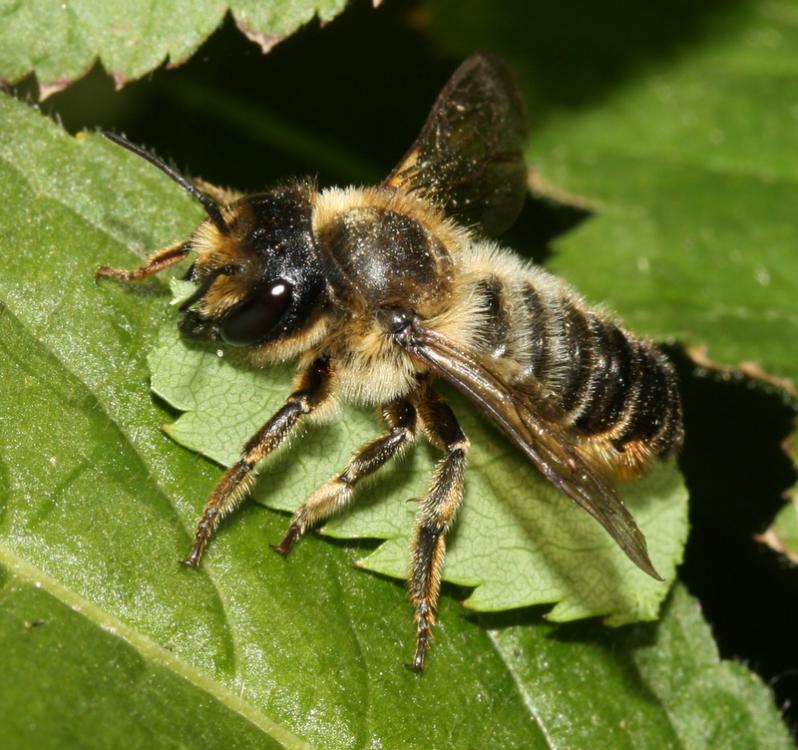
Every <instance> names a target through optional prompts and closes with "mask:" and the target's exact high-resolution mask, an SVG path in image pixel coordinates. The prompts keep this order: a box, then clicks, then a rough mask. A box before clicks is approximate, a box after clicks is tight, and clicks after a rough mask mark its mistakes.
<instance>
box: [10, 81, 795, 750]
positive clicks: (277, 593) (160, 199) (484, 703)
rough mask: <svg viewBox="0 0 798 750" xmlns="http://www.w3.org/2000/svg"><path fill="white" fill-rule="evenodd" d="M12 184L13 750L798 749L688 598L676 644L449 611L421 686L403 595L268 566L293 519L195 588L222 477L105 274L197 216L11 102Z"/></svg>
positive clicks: (138, 172)
mask: <svg viewBox="0 0 798 750" xmlns="http://www.w3.org/2000/svg"><path fill="white" fill-rule="evenodd" d="M0 176H1V177H2V179H0V243H1V244H0V247H1V250H0V252H2V256H3V260H4V267H3V273H2V275H0V299H2V300H3V301H4V302H5V305H4V306H3V307H2V311H1V312H0V350H1V352H2V356H0V362H2V364H1V365H0V420H2V423H1V424H0V601H2V605H3V606H2V608H0V648H1V649H2V653H3V654H4V661H3V670H2V675H1V676H0V705H2V706H3V709H4V719H3V721H2V722H0V746H3V747H35V748H43V747H65V746H67V747H76V746H79V747H86V748H93V747H97V748H104V747H113V746H118V745H119V744H124V745H125V746H127V747H151V746H152V744H153V742H157V743H158V744H159V745H176V746H187V745H194V744H196V741H197V736H198V732H199V733H200V736H202V738H203V740H204V741H206V743H207V744H209V745H218V746H221V745H224V746H229V747H231V748H242V747H256V746H257V747H278V746H282V747H287V748H300V747H304V746H307V745H306V744H304V743H307V744H308V745H309V746H311V747H314V748H335V749H336V750H337V749H339V748H340V749H343V748H351V747H358V748H361V747H362V748H369V747H371V748H377V747H386V748H387V747H430V748H447V747H457V748H463V749H464V750H468V749H469V748H484V747H523V748H530V750H535V749H536V748H549V747H551V746H552V744H554V745H559V746H564V747H573V748H582V747H585V748H586V747H619V748H621V747H629V748H641V749H644V748H651V747H657V748H660V747H662V748H668V747H674V748H675V747H689V748H694V747H695V748H700V747H713V745H712V744H711V740H712V739H713V738H719V740H720V741H721V744H720V745H714V746H715V747H717V746H723V747H724V748H729V749H730V750H737V748H739V750H751V748H769V749H772V748H789V747H790V746H791V743H790V740H789V737H788V735H787V732H786V729H785V727H784V725H783V724H782V723H781V721H780V719H779V716H778V711H777V710H776V708H775V706H774V705H773V703H772V699H771V697H770V695H769V693H768V691H767V689H766V688H765V687H764V686H763V685H762V684H761V682H759V681H758V680H757V679H756V678H754V677H753V676H752V675H751V674H750V673H749V672H748V671H747V670H745V669H744V668H743V667H740V666H736V665H731V664H729V663H724V662H719V661H718V658H717V653H716V651H715V648H714V645H713V644H712V643H711V640H710V639H709V636H708V633H707V629H706V626H705V625H704V623H703V622H702V620H701V617H700V614H699V612H698V608H697V605H696V604H695V603H694V602H693V601H692V600H691V599H690V598H689V597H688V596H687V595H685V594H684V592H681V591H678V590H677V592H676V594H675V596H674V598H673V599H672V600H671V602H670V603H669V604H668V605H667V606H666V608H665V610H664V615H663V620H662V621H661V622H659V623H657V624H646V625H638V626H632V627H628V628H623V629H619V630H608V629H606V628H603V627H601V626H599V625H597V624H595V623H580V624H578V625H576V626H561V627H555V626H553V625H551V624H548V623H544V622H542V621H541V619H540V617H539V615H538V614H537V613H536V612H534V611H532V612H516V613H513V615H512V618H511V619H508V620H507V621H500V620H489V621H485V622H484V623H481V622H480V621H476V622H475V621H474V619H473V617H467V616H464V615H463V613H462V611H461V610H460V608H459V607H458V606H457V605H456V604H455V603H454V602H452V600H451V599H450V598H449V597H446V596H444V597H443V600H442V607H441V619H442V622H443V625H442V627H441V628H440V629H439V637H438V638H437V640H436V645H435V649H434V652H433V654H432V658H431V659H430V663H429V669H428V671H427V672H426V673H425V675H424V676H423V678H421V679H418V678H417V676H416V675H413V674H411V673H409V672H407V671H406V670H404V669H402V668H401V666H400V664H401V663H402V661H403V660H406V659H407V658H408V655H409V649H412V626H411V625H410V622H409V607H408V605H407V602H406V600H405V594H404V592H403V590H402V589H401V587H400V586H398V585H393V584H391V583H389V582H387V581H385V580H382V579H380V578H378V577H370V576H366V575H363V574H362V573H359V572H356V571H353V570H352V569H351V563H352V562H353V561H354V560H355V559H356V557H357V554H358V553H357V552H356V551H355V550H350V549H346V548H342V547H336V546H335V545H332V544H329V543H325V542H320V541H318V540H315V539H313V538H309V539H307V540H306V541H305V543H304V544H303V545H302V547H301V548H298V549H297V550H296V551H295V553H294V555H295V556H294V558H293V559H292V560H290V561H288V562H286V561H285V560H283V559H281V558H279V557H278V556H277V555H275V554H272V553H271V552H269V550H268V549H267V547H266V542H267V541H268V540H270V539H274V538H275V537H277V536H278V535H279V534H280V533H281V531H282V530H283V529H284V526H285V518H284V517H281V516H277V515H276V514H272V513H270V512H268V511H263V510H260V509H258V508H257V507H256V506H254V505H252V504H250V505H248V506H247V507H246V508H245V509H243V511H242V512H241V513H240V514H239V515H238V517H237V519H236V520H235V521H231V522H230V523H228V524H227V525H226V526H225V528H224V529H223V530H222V531H221V532H220V534H219V535H218V536H217V538H216V539H215V540H214V546H213V549H212V550H211V554H209V556H208V558H207V559H206V560H205V562H204V565H203V568H202V570H201V571H199V572H197V571H189V570H187V569H185V568H183V567H181V566H179V565H178V564H177V562H176V561H177V559H178V557H180V556H181V555H182V554H184V553H185V549H186V545H187V544H189V543H190V537H191V531H192V527H193V524H194V522H195V519H196V513H197V511H198V509H199V502H198V499H199V498H201V497H202V495H203V494H204V493H205V492H206V491H207V489H208V487H210V486H211V485H212V484H213V482H214V481H215V480H216V479H217V478H218V476H219V474H220V472H219V470H218V469H216V468H215V467H213V466H211V465H210V464H209V463H208V462H206V461H204V460H202V459H199V458H197V457H196V455H194V454H191V453H190V452H188V451H186V450H184V449H182V448H180V447H178V446H176V445H174V444H173V443H172V442H171V441H170V440H168V439H167V438H166V437H165V436H164V435H163V433H162V432H161V431H160V429H159V427H158V425H159V423H160V422H163V421H164V420H165V419H168V418H169V415H168V413H167V412H166V411H165V410H164V409H163V408H161V407H160V406H159V405H158V404H157V403H154V402H153V400H152V399H151V398H150V395H149V392H148V373H147V366H146V352H148V351H149V350H150V349H151V348H152V347H153V345H154V344H155V339H156V332H157V329H158V327H159V326H160V325H161V323H162V322H163V317H164V308H165V307H166V304H165V303H166V300H167V297H166V294H165V290H163V291H162V288H161V287H160V286H158V285H157V284H146V285H144V286H141V287H139V288H137V289H136V290H130V289H122V288H118V287H115V286H114V285H96V284H95V283H94V282H93V280H92V272H93V270H94V268H95V267H96V266H97V265H98V264H100V263H102V262H111V263H115V264H130V263H133V262H134V261H135V259H136V257H140V256H141V255H143V254H144V252H146V250H147V249H149V248H151V247H155V246H157V245H159V244H163V243H166V242H168V241H169V240H171V239H173V238H175V237H180V236H184V235H185V234H186V233H187V232H188V231H190V229H191V228H192V226H193V225H194V222H196V221H198V220H199V218H200V216H201V212H200V210H199V209H198V207H197V206H196V205H194V204H193V203H192V202H191V201H190V200H189V199H188V198H187V197H186V196H185V195H183V194H182V193H181V192H180V191H179V189H177V188H176V187H175V186H174V185H173V184H172V183H170V182H169V181H168V180H167V179H166V178H165V177H164V176H163V175H160V174H159V173H153V170H152V169H151V168H150V167H149V166H148V165H146V164H141V163H139V162H137V161H136V160H134V159H132V158H131V157H130V156H129V155H127V154H125V153H124V152H121V151H120V150H118V149H114V148H113V147H112V146H111V145H110V144H108V143H106V142H104V141H103V140H102V139H101V138H99V137H97V136H88V137H81V138H78V139H73V138H70V137H69V136H67V135H66V134H65V133H63V132H62V131H61V130H60V129H59V128H57V127H56V126H54V125H53V124H52V123H51V122H49V121H48V120H46V119H45V118H42V117H41V116H40V115H38V114H37V113H36V112H35V111H33V110H32V109H30V108H29V107H27V106H25V105H23V104H20V103H19V102H15V101H14V100H12V99H10V98H8V97H6V96H0ZM109 186H113V187H114V189H113V190H110V189H109ZM729 673H731V674H729ZM597 685H600V686H601V690H596V686H597ZM641 685H645V686H647V687H646V689H645V690H641ZM431 706H434V710H433V709H431V708H430V707H431ZM704 740H706V741H704Z"/></svg>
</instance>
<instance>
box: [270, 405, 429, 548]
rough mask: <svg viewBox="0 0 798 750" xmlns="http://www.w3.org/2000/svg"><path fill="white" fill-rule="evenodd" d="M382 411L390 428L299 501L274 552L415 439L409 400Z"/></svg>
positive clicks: (321, 518) (289, 545)
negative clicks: (297, 508)
mask: <svg viewBox="0 0 798 750" xmlns="http://www.w3.org/2000/svg"><path fill="white" fill-rule="evenodd" d="M383 413H384V416H385V420H386V421H387V422H388V424H389V425H390V430H388V432H386V433H385V434H384V435H381V436H380V437H378V438H377V439H376V440H372V441H371V442H370V443H366V444H365V445H363V446H362V447H361V448H360V450H358V451H357V453H355V454H354V456H352V458H351V460H350V461H349V463H348V464H347V466H346V468H345V469H344V470H343V471H342V472H341V473H340V474H338V476H335V477H333V478H332V479H330V480H329V481H328V482H325V483H324V484H323V485H322V486H321V487H319V489H317V490H316V491H315V492H314V493H313V494H312V495H311V496H310V497H309V498H308V499H307V500H306V501H305V502H304V503H303V505H302V507H300V508H299V510H297V512H296V513H294V516H293V518H292V519H291V525H290V526H289V527H288V533H287V534H286V535H285V538H284V539H283V541H282V542H280V544H279V545H278V546H276V547H273V549H274V550H275V552H279V553H280V554H281V555H287V554H288V553H289V552H290V551H291V548H292V547H293V546H294V544H295V542H296V541H297V540H298V539H299V538H300V537H301V536H302V535H303V534H304V533H305V532H306V531H307V530H308V529H312V528H313V527H315V526H317V525H318V524H320V523H321V522H322V521H324V520H325V519H327V518H329V517H330V516H331V515H333V514H334V513H337V512H338V511H340V510H342V509H343V508H344V507H346V506H347V505H348V504H349V502H350V500H351V499H352V494H353V492H354V488H355V485H356V484H357V483H358V482H359V481H360V480H361V479H363V477H366V476H368V475H369V474H371V473H373V472H375V471H376V470H377V469H379V468H380V467H381V466H383V465H384V464H385V463H387V461H388V460H389V459H391V458H393V457H394V456H396V455H397V454H400V453H401V452H402V451H403V450H404V449H405V448H406V447H407V446H408V445H409V444H410V443H412V442H413V440H415V436H416V410H415V408H414V407H413V405H412V404H411V403H410V402H408V401H405V400H403V399H402V400H398V401H394V402H393V403H391V404H388V406H386V407H385V409H384V412H383Z"/></svg>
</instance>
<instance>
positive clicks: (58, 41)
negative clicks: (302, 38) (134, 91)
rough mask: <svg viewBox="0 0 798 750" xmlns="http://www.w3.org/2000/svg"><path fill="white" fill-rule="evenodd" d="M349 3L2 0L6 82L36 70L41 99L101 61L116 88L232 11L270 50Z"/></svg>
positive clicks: (0, 35)
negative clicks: (310, 23)
mask: <svg viewBox="0 0 798 750" xmlns="http://www.w3.org/2000/svg"><path fill="white" fill-rule="evenodd" d="M345 5H346V2H345V0H266V1H265V2H264V1H263V0H232V2H221V0H201V1H200V2H196V1H195V0H156V2H153V3H127V2H120V1H119V0H114V1H112V2H108V1H106V2H100V0H73V1H72V2H70V3H51V2H46V1H43V0H20V1H14V0H6V1H5V2H2V1H0V81H5V82H8V81H11V82H13V81H18V80H20V79H21V78H23V77H24V76H26V75H29V74H31V73H35V74H36V77H37V78H38V81H39V87H40V92H41V96H42V98H44V97H46V96H49V95H50V94H52V93H54V92H55V91H59V90H60V89H62V88H64V87H65V86H67V85H69V84H70V83H71V82H72V81H74V80H75V79H77V78H80V77H81V76H83V75H85V74H86V73H87V72H88V71H89V69H90V68H91V67H92V65H94V63H95V61H96V60H98V59H99V61H100V62H101V63H102V65H103V66H104V67H105V69H106V70H107V71H108V73H110V74H111V75H112V76H113V77H114V80H115V81H116V85H117V87H118V88H121V87H122V86H123V85H124V84H125V83H127V82H128V81H129V80H132V79H135V78H141V77H142V76H144V75H146V74H147V73H149V72H151V71H152V70H154V69H155V68H157V67H159V66H161V65H162V64H164V63H165V62H167V61H168V63H169V65H171V66H174V65H179V64H180V63H182V62H185V61H186V60H187V59H188V58H189V57H190V56H191V55H193V54H194V52H196V50H197V48H198V47H199V46H200V44H202V43H203V42H204V41H205V40H206V39H207V38H208V36H209V35H210V34H211V33H212V32H213V31H214V30H215V29H216V28H217V27H218V26H219V24H220V23H221V22H222V19H223V18H224V16H225V14H226V13H227V12H228V11H229V12H231V13H232V15H233V18H234V19H235V21H236V23H237V24H238V26H239V28H240V29H241V30H242V31H243V32H244V33H245V34H246V35H247V36H248V37H249V38H250V39H252V40H253V41H255V42H256V43H258V44H260V45H261V47H262V49H263V50H264V52H265V51H268V50H269V49H270V48H271V47H272V46H274V45H275V44H276V43H277V42H279V41H280V40H282V39H283V38H284V37H286V36H288V35H289V34H292V33H293V32H294V31H296V30H297V29H298V28H299V27H300V26H302V25H304V24H306V23H308V22H309V21H310V20H311V19H313V18H314V17H315V16H318V17H319V19H321V20H322V21H329V20H331V19H332V18H334V17H335V16H336V15H337V14H338V13H340V12H341V10H343V8H344V6H345Z"/></svg>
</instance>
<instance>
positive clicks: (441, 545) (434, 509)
mask: <svg viewBox="0 0 798 750" xmlns="http://www.w3.org/2000/svg"><path fill="white" fill-rule="evenodd" d="M416 408H417V410H418V415H419V417H420V418H421V423H422V426H423V428H424V432H425V433H426V435H427V437H428V438H429V440H430V442H432V443H433V444H435V445H437V446H438V447H439V448H441V449H442V450H444V451H445V452H446V455H445V456H444V457H443V458H442V459H441V460H440V461H439V462H438V465H437V467H436V468H435V476H434V478H433V481H432V486H431V487H430V490H429V493H428V494H427V496H426V498H425V499H424V501H423V502H422V504H421V508H420V510H419V513H418V517H417V519H416V529H415V536H414V539H413V552H412V560H411V570H410V580H409V581H408V588H409V590H410V600H411V602H412V603H413V606H414V608H415V621H416V652H415V655H414V656H413V661H412V662H411V663H410V664H408V667H409V668H410V669H412V670H413V671H416V672H420V671H422V670H423V669H424V657H425V654H426V652H427V648H428V646H429V641H430V636H431V630H432V626H433V625H434V624H435V609H436V607H437V604H438V594H439V592H440V584H441V572H442V569H443V558H444V555H445V552H446V533H447V532H448V531H449V529H450V528H451V526H452V523H453V522H454V519H455V516H456V514H457V511H458V509H459V507H460V504H461V502H462V499H463V478H464V474H465V465H466V454H467V453H468V447H469V445H468V440H467V439H466V436H465V435H464V434H463V431H462V430H461V429H460V425H459V424H458V423H457V417H455V415H454V412H452V410H451V409H450V408H449V406H448V405H447V404H446V403H445V402H444V401H443V400H442V399H441V398H440V397H439V396H437V395H436V394H434V393H433V392H432V391H431V390H429V389H427V390H425V392H424V393H423V395H422V396H420V397H419V399H418V401H417V403H416Z"/></svg>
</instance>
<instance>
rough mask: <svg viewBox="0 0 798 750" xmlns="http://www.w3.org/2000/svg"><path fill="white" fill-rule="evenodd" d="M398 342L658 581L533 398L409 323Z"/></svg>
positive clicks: (601, 487)
mask: <svg viewBox="0 0 798 750" xmlns="http://www.w3.org/2000/svg"><path fill="white" fill-rule="evenodd" d="M397 341H398V342H399V343H400V344H401V345H402V346H404V347H405V348H406V349H407V351H408V353H409V354H410V355H411V356H412V357H414V358H415V359H416V360H417V361H420V362H422V363H424V364H425V365H427V366H428V367H429V368H430V369H431V370H432V371H433V372H434V373H435V374H436V375H438V376H439V377H440V378H442V379H443V380H445V381H447V382H448V383H450V384H451V385H453V386H454V387H455V388H456V389H457V390H459V391H460V392H461V393H463V394H464V395H465V396H466V397H467V398H468V399H469V400H471V401H472V402H473V403H474V404H476V405H477V406H478V407H479V408H480V409H481V410H482V411H483V412H484V413H485V414H486V415H487V416H489V417H490V418H491V419H492V420H493V421H494V422H495V423H496V424H498V425H499V426H500V427H501V428H502V429H503V430H504V431H505V432H506V433H507V434H508V435H509V436H510V437H511V438H512V440H513V441H514V442H515V444H516V445H517V446H518V447H519V448H520V449H521V450H522V451H523V452H524V453H525V454H526V455H527V457H528V458H530V459H531V460H532V462H533V463H534V464H535V465H536V466H537V468H538V469H539V470H540V472H541V473H542V474H543V475H544V476H545V477H546V478H547V479H548V480H549V481H550V482H551V483H552V484H553V485H554V486H555V487H557V488H559V489H560V490H561V491H562V492H564V493H565V494H566V495H568V496H569V497H571V498H572V499H573V500H575V501H576V503H577V504H578V505H579V506H580V507H582V508H583V509H584V510H586V511H587V512H588V513H589V514H590V515H591V516H593V518H595V519H596V520H597V521H598V522H599V523H600V524H601V525H602V526H603V527H604V528H605V529H606V530H607V531H608V532H609V534H610V536H612V538H613V539H614V540H615V541H616V542H617V543H618V545H619V546H620V548H621V549H622V550H623V551H624V552H625V553H626V554H627V555H628V557H629V559H630V560H632V562H634V563H635V565H637V566H638V567H639V568H640V569H641V570H643V571H644V572H646V573H648V574H649V575H650V576H651V577H652V578H656V579H657V580H662V578H661V577H660V575H659V574H658V573H657V571H656V570H655V569H654V566H653V564H652V562H651V559H650V558H649V556H648V548H647V545H646V539H645V537H644V536H643V533H642V532H641V531H640V529H639V528H638V527H637V524H636V523H635V520H634V518H632V515H631V514H630V513H629V511H628V510H627V509H626V507H625V506H624V504H623V503H622V502H621V499H620V498H619V497H618V495H617V493H616V492H615V490H614V489H613V487H611V486H610V485H609V484H608V483H607V481H606V479H605V478H604V477H603V475H602V471H601V469H600V468H599V467H598V466H593V465H591V463H590V460H589V459H588V458H586V457H585V456H584V455H583V454H582V453H580V451H579V450H578V449H577V444H576V436H575V435H574V433H573V432H572V430H570V429H569V428H568V427H567V426H561V425H558V424H557V423H556V422H555V421H552V420H551V419H548V418H546V417H545V416H543V415H542V414H541V413H540V409H539V408H536V406H535V404H534V400H533V399H531V398H528V397H525V396H524V394H523V393H519V392H518V391H517V390H516V389H513V388H512V387H511V386H509V385H507V384H506V383H504V382H502V380H501V378H500V377H499V376H498V375H497V374H496V373H493V372H492V371H491V370H490V368H489V366H488V365H486V364H485V363H484V362H482V361H481V360H480V359H479V358H476V357H474V356H473V355H471V354H469V353H468V352H465V351H463V350H462V349H460V348H459V347H458V346H456V345H455V344H454V343H453V342H451V341H450V340H449V339H447V338H446V337H444V336H442V335H441V334H439V333H437V332H435V331H431V330H428V329H423V328H421V327H419V326H418V325H412V324H411V325H410V326H408V328H407V329H405V330H404V331H402V332H401V333H400V334H398V336H397Z"/></svg>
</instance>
